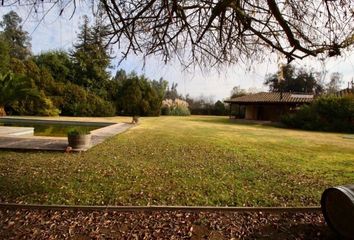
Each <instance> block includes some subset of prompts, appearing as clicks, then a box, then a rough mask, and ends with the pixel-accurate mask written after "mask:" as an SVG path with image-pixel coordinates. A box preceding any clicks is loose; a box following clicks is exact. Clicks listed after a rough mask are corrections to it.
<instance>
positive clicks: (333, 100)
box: [282, 96, 354, 132]
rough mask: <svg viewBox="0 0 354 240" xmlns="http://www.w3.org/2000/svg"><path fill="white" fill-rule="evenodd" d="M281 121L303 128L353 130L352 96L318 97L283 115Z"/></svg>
mask: <svg viewBox="0 0 354 240" xmlns="http://www.w3.org/2000/svg"><path fill="white" fill-rule="evenodd" d="M282 122H283V123H284V124H285V125H287V126H289V127H294V128H300V129H305V130H319V131H338V132H354V98H353V96H346V97H335V96H324V97H320V98H318V99H316V100H315V101H314V102H313V103H311V104H310V105H305V106H302V107H301V108H300V109H299V111H297V112H296V113H294V114H291V115H286V116H284V117H283V118H282Z"/></svg>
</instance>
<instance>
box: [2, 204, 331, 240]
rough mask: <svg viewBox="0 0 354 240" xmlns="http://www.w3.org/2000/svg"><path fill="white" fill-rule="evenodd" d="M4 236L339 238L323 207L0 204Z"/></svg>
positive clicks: (43, 237) (69, 237) (66, 237)
mask: <svg viewBox="0 0 354 240" xmlns="http://www.w3.org/2000/svg"><path fill="white" fill-rule="evenodd" d="M0 239H194V240H195V239H212V240H223V239H234V240H236V239H336V236H335V235H334V234H333V233H332V232H331V230H330V229H329V228H328V226H327V225H326V224H325V223H324V219H323V217H322V214H321V213H320V212H318V213H280V214H274V213H273V214H271V213H262V212H257V213H193V212H178V211H176V212H167V211H161V212H156V211H155V212H106V211H85V212H82V211H72V210H70V211H68V210H63V211H54V210H51V211H49V210H5V209H2V210H0Z"/></svg>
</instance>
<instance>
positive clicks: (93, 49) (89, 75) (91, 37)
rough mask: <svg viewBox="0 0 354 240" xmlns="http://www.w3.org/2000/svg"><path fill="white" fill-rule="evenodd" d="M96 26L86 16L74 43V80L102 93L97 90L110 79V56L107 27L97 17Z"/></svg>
mask: <svg viewBox="0 0 354 240" xmlns="http://www.w3.org/2000/svg"><path fill="white" fill-rule="evenodd" d="M95 20H96V21H95V24H94V26H90V25H89V19H88V17H87V16H84V22H83V25H82V26H81V29H80V32H79V34H78V42H77V43H76V44H75V45H74V50H73V51H72V53H71V55H72V57H73V66H74V67H75V77H74V79H73V82H74V83H76V84H78V85H80V86H83V87H85V88H86V89H89V90H91V91H96V93H101V94H100V96H105V93H103V94H102V92H99V91H97V90H99V89H101V90H102V88H103V86H104V84H105V83H106V81H108V79H109V73H108V72H107V68H108V66H109V65H110V56H109V54H108V49H107V36H106V32H107V29H106V28H104V26H102V24H103V22H101V21H100V19H98V18H97V17H96V19H95Z"/></svg>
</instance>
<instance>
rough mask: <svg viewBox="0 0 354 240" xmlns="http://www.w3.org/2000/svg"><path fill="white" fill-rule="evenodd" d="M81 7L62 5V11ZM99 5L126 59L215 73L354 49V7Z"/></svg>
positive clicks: (209, 2) (234, 2) (317, 0)
mask: <svg viewBox="0 0 354 240" xmlns="http://www.w3.org/2000/svg"><path fill="white" fill-rule="evenodd" d="M14 2H15V3H18V5H20V2H21V1H20V0H15V1H13V0H5V1H2V4H3V5H6V4H15V3H14ZM42 2H43V1H42V0H33V1H31V3H32V4H33V5H32V6H31V7H34V8H38V7H39V6H43V4H41V3H42ZM76 2H77V0H69V1H64V0H59V1H56V4H58V6H61V9H62V6H70V3H74V6H76V4H75V3H76ZM95 2H96V4H97V2H99V3H100V4H102V6H103V7H104V11H105V13H106V14H107V16H108V19H109V21H110V24H111V27H112V30H111V32H110V37H111V42H115V43H118V44H120V45H124V46H125V49H126V51H125V54H124V56H123V58H124V57H125V56H127V54H128V53H130V52H132V53H138V52H140V53H143V54H145V55H149V54H160V55H161V56H163V59H164V60H166V61H168V60H169V59H171V58H172V57H174V56H176V55H177V56H178V58H184V59H187V60H188V59H190V60H191V61H193V62H195V63H201V64H205V65H206V66H210V65H213V64H218V63H224V62H237V61H240V60H244V59H245V58H253V59H254V58H257V57H259V56H260V55H263V56H267V54H268V53H269V52H271V51H277V52H279V53H281V54H282V55H284V56H285V57H286V58H287V59H288V61H291V60H293V59H296V58H298V59H303V58H305V57H307V56H318V55H319V54H327V55H328V56H337V55H340V54H341V50H342V49H346V48H349V47H350V46H352V45H353V44H354V33H353V31H352V30H353V24H354V21H353V12H352V7H353V5H352V1H348V0H345V1H329V0H314V1H306V0H298V1H294V0H292V1H276V0H266V1H259V0H218V1H213V0H204V1H197V0H186V1H178V0H163V1H157V0H147V1H141V0H117V1H112V0H96V1H94V4H95ZM28 5H30V4H28ZM28 5H27V6H28ZM48 6H49V5H48ZM50 6H52V5H50ZM62 11H63V10H62Z"/></svg>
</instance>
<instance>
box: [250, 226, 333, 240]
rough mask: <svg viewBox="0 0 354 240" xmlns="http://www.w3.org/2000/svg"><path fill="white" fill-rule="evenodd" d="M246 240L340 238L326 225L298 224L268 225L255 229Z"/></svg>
mask: <svg viewBox="0 0 354 240" xmlns="http://www.w3.org/2000/svg"><path fill="white" fill-rule="evenodd" d="M244 239H272V240H278V239H279V240H283V239H328V240H329V239H338V236H337V235H336V234H334V233H333V231H331V229H329V227H328V226H325V225H320V226H319V225H314V224H306V223H303V224H298V225H291V226H286V225H285V226H284V225H272V224H269V225H266V226H262V227H260V228H258V229H254V231H253V233H252V234H249V235H246V236H244Z"/></svg>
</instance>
